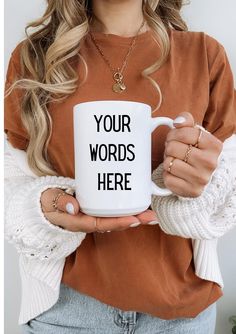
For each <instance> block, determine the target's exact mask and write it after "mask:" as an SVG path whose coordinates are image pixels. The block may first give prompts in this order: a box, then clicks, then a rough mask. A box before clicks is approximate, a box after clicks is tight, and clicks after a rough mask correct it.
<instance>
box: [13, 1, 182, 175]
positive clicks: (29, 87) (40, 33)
mask: <svg viewBox="0 0 236 334" xmlns="http://www.w3.org/2000/svg"><path fill="white" fill-rule="evenodd" d="M47 2H48V5H47V9H46V11H45V13H44V15H43V16H42V17H41V18H40V19H38V20H36V21H33V22H30V23H29V24H28V25H27V27H26V29H25V31H26V37H27V38H26V39H25V40H24V41H23V42H22V46H21V52H20V54H21V65H22V66H21V67H22V72H21V79H19V80H16V81H15V82H14V83H13V85H12V86H11V87H10V88H9V89H8V90H7V95H9V94H10V93H11V91H12V90H13V89H14V88H16V87H18V88H21V89H24V90H25V92H24V97H23V98H22V107H21V120H22V124H23V126H24V127H25V129H26V131H27V132H28V134H29V138H30V140H29V143H28V147H27V150H26V152H27V159H28V164H29V166H30V168H31V169H32V171H33V172H34V173H36V174H37V175H38V176H43V175H58V174H57V172H56V171H55V170H54V169H53V167H52V165H51V164H50V162H49V159H48V155H47V147H48V144H49V141H50V138H51V134H52V120H51V116H50V114H49V112H48V107H47V106H48V103H49V102H50V101H62V100H63V99H65V98H67V97H68V95H70V94H73V93H74V92H75V91H76V89H77V87H78V85H79V84H82V83H83V82H84V81H85V80H86V78H87V71H88V69H87V64H86V61H85V59H83V57H82V56H81V55H80V53H79V51H80V40H81V39H82V38H83V37H84V36H86V35H87V33H88V31H89V23H90V20H91V19H92V17H93V13H92V6H91V0H66V1H65V0H47ZM182 5H183V0H146V1H145V0H144V1H143V15H144V18H145V20H146V22H147V24H148V26H149V27H150V28H151V29H152V30H153V32H154V36H155V40H156V41H157V43H158V45H159V47H160V50H161V56H160V58H159V59H158V60H157V61H156V63H155V64H152V65H151V66H150V67H148V68H146V69H145V70H144V71H143V72H142V73H141V74H142V75H143V76H144V77H145V78H146V79H148V80H150V82H151V83H152V84H153V86H154V87H155V88H156V89H157V91H158V94H159V97H160V99H159V103H158V106H157V107H156V108H155V110H156V109H158V108H159V107H160V105H161V96H162V95H161V90H160V87H159V85H158V84H157V83H156V82H155V81H154V80H153V79H152V78H151V77H150V74H152V73H153V72H154V71H156V70H157V69H159V68H160V67H161V66H162V65H163V63H164V62H165V61H166V59H167V57H168V55H169V51H170V41H169V35H168V29H175V30H187V26H186V24H185V22H184V21H183V20H182V18H181V15H180V9H181V7H182ZM29 28H36V31H34V32H32V33H31V34H28V29H29ZM77 57H79V59H80V60H81V61H82V63H83V65H84V67H85V78H84V80H83V82H82V83H81V82H78V77H77V73H76V71H75V70H74V68H75V66H74V65H75V63H76V61H78V60H79V59H78V58H77Z"/></svg>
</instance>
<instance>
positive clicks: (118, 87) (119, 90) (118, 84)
mask: <svg viewBox="0 0 236 334" xmlns="http://www.w3.org/2000/svg"><path fill="white" fill-rule="evenodd" d="M112 90H113V92H115V93H122V92H123V91H125V90H126V86H125V84H124V82H122V81H121V82H116V83H115V84H114V85H113V86H112Z"/></svg>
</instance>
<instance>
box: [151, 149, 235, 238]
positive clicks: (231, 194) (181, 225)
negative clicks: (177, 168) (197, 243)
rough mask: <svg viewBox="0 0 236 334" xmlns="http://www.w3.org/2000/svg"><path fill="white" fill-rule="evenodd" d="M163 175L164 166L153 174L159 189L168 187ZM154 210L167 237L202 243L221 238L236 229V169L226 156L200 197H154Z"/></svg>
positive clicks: (224, 154) (222, 157)
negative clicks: (235, 227)
mask: <svg viewBox="0 0 236 334" xmlns="http://www.w3.org/2000/svg"><path fill="white" fill-rule="evenodd" d="M162 172H163V164H161V165H160V166H159V167H158V168H157V169H156V170H155V171H154V172H153V174H152V180H153V181H154V182H155V183H156V184H158V185H159V186H164V182H163V178H162ZM151 206H152V209H153V210H154V211H155V212H156V213H157V216H158V218H159V224H160V227H161V229H162V230H163V231H164V232H166V233H167V234H172V235H177V236H181V237H184V238H192V239H199V240H201V239H214V238H219V237H221V236H222V235H223V234H225V233H226V232H228V231H229V230H231V229H232V228H233V227H234V226H236V173H235V166H234V164H232V163H230V162H229V160H228V156H227V154H226V153H225V152H223V153H222V154H221V157H220V159H219V162H218V166H217V168H216V170H215V172H214V173H213V175H212V178H211V180H210V182H209V183H208V184H207V186H206V187H205V189H204V191H203V193H202V194H201V195H200V196H199V197H197V198H184V197H180V196H176V195H170V196H167V197H161V196H154V195H152V204H151Z"/></svg>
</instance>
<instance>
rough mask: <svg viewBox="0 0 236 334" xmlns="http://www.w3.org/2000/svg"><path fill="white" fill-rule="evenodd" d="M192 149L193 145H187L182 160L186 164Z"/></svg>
mask: <svg viewBox="0 0 236 334" xmlns="http://www.w3.org/2000/svg"><path fill="white" fill-rule="evenodd" d="M192 147H193V145H191V144H189V145H188V148H187V151H186V153H185V156H184V160H183V161H184V162H186V163H188V159H189V156H190V153H191V151H192Z"/></svg>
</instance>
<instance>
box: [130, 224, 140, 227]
mask: <svg viewBox="0 0 236 334" xmlns="http://www.w3.org/2000/svg"><path fill="white" fill-rule="evenodd" d="M140 224H141V223H133V224H131V225H129V226H130V227H136V226H138V225H140Z"/></svg>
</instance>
